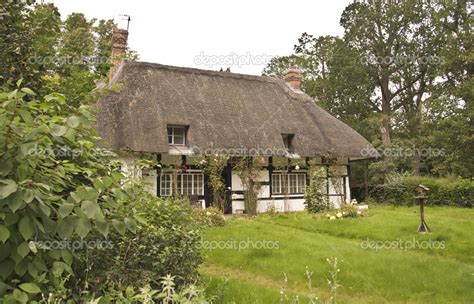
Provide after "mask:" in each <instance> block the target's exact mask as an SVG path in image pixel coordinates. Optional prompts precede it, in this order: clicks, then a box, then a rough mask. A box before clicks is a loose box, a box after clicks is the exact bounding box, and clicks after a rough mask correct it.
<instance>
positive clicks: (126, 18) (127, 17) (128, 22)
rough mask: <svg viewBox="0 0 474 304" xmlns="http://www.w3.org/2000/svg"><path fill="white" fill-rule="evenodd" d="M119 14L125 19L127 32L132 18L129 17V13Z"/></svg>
mask: <svg viewBox="0 0 474 304" xmlns="http://www.w3.org/2000/svg"><path fill="white" fill-rule="evenodd" d="M119 16H121V17H123V18H122V20H127V32H128V28H129V27H130V21H131V20H132V18H130V15H127V14H120V15H119Z"/></svg>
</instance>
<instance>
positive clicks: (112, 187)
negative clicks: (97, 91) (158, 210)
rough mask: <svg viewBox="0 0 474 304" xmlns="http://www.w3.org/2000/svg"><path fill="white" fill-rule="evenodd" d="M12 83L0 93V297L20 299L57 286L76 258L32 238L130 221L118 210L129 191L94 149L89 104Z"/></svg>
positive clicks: (83, 234) (72, 235)
mask: <svg viewBox="0 0 474 304" xmlns="http://www.w3.org/2000/svg"><path fill="white" fill-rule="evenodd" d="M17 85H18V89H16V90H14V91H12V92H4V93H0V105H1V106H0V156H1V159H2V162H1V164H0V300H2V299H3V301H5V302H12V301H17V302H22V303H25V302H27V301H30V300H31V299H34V298H37V297H38V294H39V293H40V292H44V293H48V292H54V291H55V290H58V289H59V288H61V286H60V283H61V281H62V279H64V278H66V277H68V276H72V275H74V273H73V269H72V266H73V263H74V262H75V261H77V260H78V259H79V257H78V255H77V254H75V252H74V251H73V250H72V249H71V248H69V247H65V248H63V247H60V248H50V249H49V250H43V249H41V248H38V246H37V244H38V242H43V243H44V242H54V241H56V242H59V241H65V240H66V241H69V242H70V241H73V240H86V239H87V238H95V239H99V238H101V239H103V238H104V237H107V235H108V234H109V229H113V228H115V229H117V228H118V227H123V229H120V231H119V232H121V233H124V232H125V230H127V228H131V227H132V226H133V225H134V224H135V219H134V213H133V210H129V211H128V212H127V213H126V214H127V215H126V214H125V213H122V212H120V209H119V206H121V205H123V204H125V203H126V202H127V201H129V200H130V199H131V196H130V194H129V193H128V187H126V186H123V185H122V184H123V180H124V176H123V175H122V174H120V173H118V172H115V171H116V167H115V165H114V162H113V160H112V158H113V155H111V154H110V153H108V152H106V151H104V150H101V149H98V148H96V147H95V146H94V142H95V141H96V136H95V131H94V130H93V129H92V128H91V126H90V121H91V120H92V115H91V113H90V112H89V108H88V107H87V106H85V105H83V106H81V107H78V108H75V107H71V106H69V105H68V104H67V102H66V100H65V98H64V96H63V95H60V94H51V95H48V96H45V97H44V98H43V99H36V94H35V93H34V92H33V91H31V90H30V89H28V88H20V86H21V81H20V82H18V84H17ZM25 100H29V101H28V102H26V101H25ZM124 219H125V223H124ZM3 301H2V302H3Z"/></svg>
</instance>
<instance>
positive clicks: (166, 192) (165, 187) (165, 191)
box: [160, 174, 173, 196]
mask: <svg viewBox="0 0 474 304" xmlns="http://www.w3.org/2000/svg"><path fill="white" fill-rule="evenodd" d="M160 181H161V185H160V196H170V195H171V193H172V191H173V187H172V186H173V181H172V175H171V174H161V178H160Z"/></svg>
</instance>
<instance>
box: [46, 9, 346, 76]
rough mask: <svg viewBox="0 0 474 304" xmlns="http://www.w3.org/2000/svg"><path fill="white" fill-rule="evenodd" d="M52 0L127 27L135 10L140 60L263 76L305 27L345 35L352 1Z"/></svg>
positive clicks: (134, 44) (134, 40) (133, 31)
mask: <svg viewBox="0 0 474 304" xmlns="http://www.w3.org/2000/svg"><path fill="white" fill-rule="evenodd" d="M48 2H54V3H55V4H56V6H57V7H58V8H59V10H60V12H61V15H62V17H63V18H65V17H66V16H67V15H69V14H71V13H72V12H82V13H84V14H85V15H86V16H87V17H88V18H98V19H114V20H115V21H116V22H117V23H118V24H119V26H120V27H126V21H124V20H121V19H122V18H123V17H121V16H120V14H128V15H130V16H131V18H132V21H131V23H130V35H129V40H128V41H129V46H130V47H131V48H132V49H133V50H136V51H137V52H138V53H139V55H140V60H141V61H148V62H157V63H161V64H168V65H176V66H186V67H196V68H202V69H212V70H218V69H220V68H221V67H222V68H224V69H225V68H227V67H228V66H230V68H231V71H232V72H238V73H244V74H255V75H259V74H261V72H262V70H263V68H264V66H265V64H264V63H265V62H267V61H268V60H269V58H270V57H271V56H281V55H288V54H291V53H292V50H293V45H294V44H295V43H296V42H297V39H298V38H299V37H300V35H301V33H303V32H307V33H310V34H313V35H316V36H319V35H342V33H343V29H342V28H341V26H340V25H339V18H340V16H341V13H342V11H343V10H344V8H345V6H346V5H348V4H349V3H351V2H352V0H288V1H263V0H262V1H257V0H238V1H233V2H231V1H217V0H215V1H212V0H200V1H193V0H186V1H185V0H172V1H145V0H134V1H130V0H100V1H99V0H81V1H71V0H54V1H48ZM224 61H225V62H224ZM216 62H217V63H216ZM238 62H240V64H239V63H238ZM213 63H216V64H213Z"/></svg>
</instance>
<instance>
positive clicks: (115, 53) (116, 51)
mask: <svg viewBox="0 0 474 304" xmlns="http://www.w3.org/2000/svg"><path fill="white" fill-rule="evenodd" d="M127 40H128V31H127V30H124V29H119V28H114V30H113V32H112V56H111V57H112V58H111V59H112V67H111V68H110V72H109V80H111V79H112V77H114V75H115V73H116V72H117V70H118V68H119V67H120V62H121V60H122V59H123V58H124V57H125V51H126V50H127Z"/></svg>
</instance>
